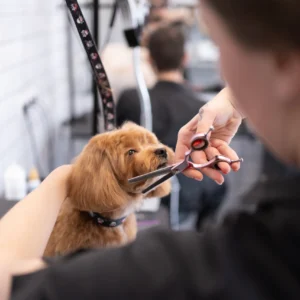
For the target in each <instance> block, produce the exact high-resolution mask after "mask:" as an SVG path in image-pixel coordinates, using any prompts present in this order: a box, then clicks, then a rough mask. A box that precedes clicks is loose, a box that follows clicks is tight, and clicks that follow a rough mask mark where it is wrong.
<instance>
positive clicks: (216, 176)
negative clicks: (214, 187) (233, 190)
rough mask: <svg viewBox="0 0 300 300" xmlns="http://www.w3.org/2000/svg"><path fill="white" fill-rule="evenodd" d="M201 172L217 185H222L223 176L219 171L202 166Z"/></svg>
mask: <svg viewBox="0 0 300 300" xmlns="http://www.w3.org/2000/svg"><path fill="white" fill-rule="evenodd" d="M202 173H203V174H204V175H206V176H207V177H209V178H211V179H212V180H214V181H215V182H216V183H217V184H218V185H222V184H223V183H224V177H223V175H222V174H221V172H220V171H217V170H215V169H212V168H203V169H202Z"/></svg>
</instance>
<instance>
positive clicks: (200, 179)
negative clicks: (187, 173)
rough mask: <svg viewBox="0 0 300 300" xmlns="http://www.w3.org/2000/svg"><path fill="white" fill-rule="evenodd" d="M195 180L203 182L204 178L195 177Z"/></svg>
mask: <svg viewBox="0 0 300 300" xmlns="http://www.w3.org/2000/svg"><path fill="white" fill-rule="evenodd" d="M194 179H195V180H197V181H202V180H203V178H195V177H194Z"/></svg>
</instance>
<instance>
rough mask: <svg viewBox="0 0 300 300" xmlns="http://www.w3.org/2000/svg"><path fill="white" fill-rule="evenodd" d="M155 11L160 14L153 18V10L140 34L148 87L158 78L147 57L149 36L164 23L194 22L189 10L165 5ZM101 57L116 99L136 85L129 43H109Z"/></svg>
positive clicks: (142, 64)
mask: <svg viewBox="0 0 300 300" xmlns="http://www.w3.org/2000/svg"><path fill="white" fill-rule="evenodd" d="M155 11H156V12H157V13H158V15H157V16H156V17H154V18H153V17H152V12H150V16H149V18H148V20H147V22H146V24H145V25H144V26H143V28H142V32H141V36H140V45H141V48H140V49H141V50H140V51H141V59H140V67H141V70H142V74H143V76H144V79H145V83H146V86H147V87H151V86H153V84H154V83H155V82H156V80H157V78H156V74H155V72H153V70H152V68H151V65H150V64H149V61H148V59H147V57H148V49H147V47H145V46H146V44H147V39H148V36H149V35H150V34H151V32H153V30H155V29H156V28H157V27H158V26H160V25H162V24H169V23H173V22H180V23H184V24H187V25H188V24H191V23H193V22H194V21H193V20H194V19H193V18H192V15H191V14H190V13H189V10H188V11H186V10H185V9H177V8H176V9H169V8H167V7H165V6H164V5H163V6H162V8H161V9H157V10H156V9H155ZM155 14H156V13H155ZM101 58H102V60H103V64H104V66H105V70H106V71H107V74H108V76H109V80H110V83H111V86H112V89H113V93H114V97H115V99H119V96H120V94H121V93H122V91H124V90H126V89H128V88H133V87H135V86H136V78H135V73H134V66H133V53H132V48H129V46H128V45H127V43H118V42H114V43H109V44H108V45H107V46H106V48H105V50H104V52H103V53H102V55H101Z"/></svg>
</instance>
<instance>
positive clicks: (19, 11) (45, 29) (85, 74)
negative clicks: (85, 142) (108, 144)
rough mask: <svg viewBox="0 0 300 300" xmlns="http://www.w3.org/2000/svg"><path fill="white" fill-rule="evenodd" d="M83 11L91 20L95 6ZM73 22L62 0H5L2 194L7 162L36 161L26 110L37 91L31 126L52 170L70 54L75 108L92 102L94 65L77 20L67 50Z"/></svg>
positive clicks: (0, 63) (0, 8)
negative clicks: (51, 140) (52, 148)
mask: <svg viewBox="0 0 300 300" xmlns="http://www.w3.org/2000/svg"><path fill="white" fill-rule="evenodd" d="M83 2H86V1H85V0H82V1H80V3H83ZM84 13H85V15H86V16H87V19H88V21H89V22H90V15H91V12H90V11H86V10H84ZM70 26H71V25H70V23H69V22H68V19H67V10H66V7H65V2H64V1H63V0H52V1H40V0H0V195H1V194H2V192H3V173H4V170H5V169H6V168H7V166H8V165H10V164H11V163H12V162H17V163H19V164H21V165H22V166H23V167H24V168H25V169H26V170H27V171H28V170H29V169H30V168H31V167H32V166H33V165H34V162H33V155H32V149H31V146H30V143H29V141H30V135H29V132H28V130H27V127H26V123H25V121H24V118H23V112H22V107H23V105H24V103H26V102H27V101H29V100H30V99H31V98H32V97H36V98H37V101H38V104H39V105H38V106H36V107H34V108H32V110H30V116H31V120H32V126H33V128H34V134H35V137H36V140H37V144H38V145H37V146H38V151H39V156H40V158H41V160H42V164H43V166H42V167H43V170H44V171H45V173H47V171H48V164H47V162H48V155H50V153H49V143H48V142H49V141H48V140H49V135H51V136H52V138H54V137H55V134H53V133H55V132H59V131H60V126H61V123H62V122H63V121H64V120H66V119H68V118H69V117H70V109H69V106H70V103H69V81H68V62H67V56H68V55H73V61H74V63H73V64H74V82H75V87H76V90H75V96H76V97H75V99H74V101H76V114H77V115H79V114H81V113H83V112H85V111H87V110H89V109H90V107H91V103H92V96H91V94H90V93H89V94H88V93H87V91H88V90H89V88H90V86H91V75H90V69H89V65H88V63H87V61H86V58H85V53H84V51H83V48H82V46H81V44H80V41H79V38H77V33H76V31H75V27H74V26H72V30H71V31H73V33H72V32H71V38H72V44H73V51H72V53H68V51H67V49H68V47H67V43H68V39H67V34H68V31H67V30H68V28H69V30H70V28H71V27H70ZM77 83H80V84H77ZM41 108H42V109H41ZM48 127H50V133H49V132H48ZM52 154H53V153H52ZM42 175H45V174H42Z"/></svg>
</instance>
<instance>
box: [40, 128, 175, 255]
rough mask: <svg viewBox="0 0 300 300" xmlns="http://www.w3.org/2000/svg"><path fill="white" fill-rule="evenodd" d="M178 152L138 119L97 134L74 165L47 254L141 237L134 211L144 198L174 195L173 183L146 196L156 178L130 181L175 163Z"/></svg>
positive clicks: (103, 245)
mask: <svg viewBox="0 0 300 300" xmlns="http://www.w3.org/2000/svg"><path fill="white" fill-rule="evenodd" d="M173 157H174V153H173V151H172V150H171V149H170V148H168V147H166V146H164V145H162V144H160V143H159V141H158V140H157V138H156V137H155V135H154V134H152V133H150V132H149V131H147V130H146V129H144V128H142V127H140V126H138V125H135V124H133V123H126V124H125V125H123V126H122V128H121V129H118V130H115V131H112V132H107V133H103V134H99V135H97V136H95V137H93V138H92V139H91V140H90V142H89V143H88V144H87V146H86V147H85V148H84V150H83V151H82V153H81V154H80V155H79V157H78V158H77V160H76V161H75V163H74V165H73V170H72V173H71V176H70V178H69V182H68V196H69V197H68V198H67V199H66V200H65V202H64V203H63V206H62V208H61V211H60V214H59V216H58V219H57V221H56V224H55V226H54V229H53V232H52V234H51V236H50V239H49V242H48V245H47V248H46V251H45V255H46V256H52V255H55V254H66V253H68V252H71V251H74V250H76V249H79V248H94V247H111V246H119V245H123V244H126V243H128V242H130V241H132V240H134V239H135V237H136V232H137V225H136V219H135V215H134V211H135V210H136V208H137V207H138V206H139V205H140V204H141V202H142V200H143V198H151V197H162V196H165V195H167V194H169V193H170V187H171V185H170V182H165V183H164V184H162V185H160V186H159V187H157V188H156V189H155V190H153V191H151V192H149V193H148V194H147V195H146V196H145V195H143V194H142V190H143V189H144V188H145V187H147V186H149V185H150V184H151V183H152V182H154V180H155V179H151V180H147V181H145V182H139V183H135V184H129V183H128V179H129V178H132V177H135V176H138V175H142V174H145V173H147V172H150V171H154V170H156V169H158V168H161V167H164V166H166V165H167V164H168V163H171V162H172V159H173Z"/></svg>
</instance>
